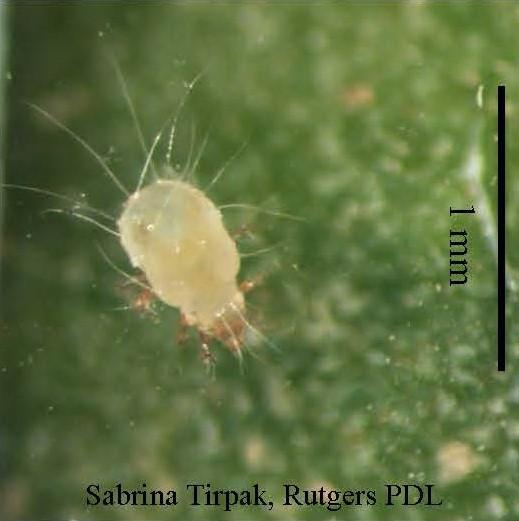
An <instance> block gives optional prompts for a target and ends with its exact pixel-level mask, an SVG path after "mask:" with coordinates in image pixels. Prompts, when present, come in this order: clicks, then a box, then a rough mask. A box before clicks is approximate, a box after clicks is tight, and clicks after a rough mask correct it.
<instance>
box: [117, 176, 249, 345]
mask: <svg viewBox="0 0 519 521" xmlns="http://www.w3.org/2000/svg"><path fill="white" fill-rule="evenodd" d="M118 226H119V231H120V234H121V242H122V245H123V247H124V249H125V250H126V252H127V253H128V256H129V257H130V260H131V263H132V264H133V266H134V267H136V268H139V269H141V270H142V271H143V272H144V274H145V275H146V278H147V280H148V282H149V284H150V286H151V288H152V289H153V291H154V292H155V294H156V295H157V296H158V297H159V298H160V299H161V300H162V301H164V302H165V303H166V304H169V305H170V306H175V307H178V308H180V310H181V311H182V313H183V314H184V316H185V318H186V319H187V321H188V323H189V324H191V325H196V326H197V327H198V328H199V329H200V330H202V331H204V332H207V333H209V334H212V335H213V336H216V337H218V338H220V339H221V340H222V341H224V342H225V343H227V344H232V346H236V344H239V343H240V341H241V336H242V325H243V324H242V321H241V320H239V324H240V328H238V327H237V326H236V322H237V320H238V317H242V314H241V313H242V311H243V309H244V301H243V295H242V293H241V291H240V290H239V288H238V286H237V283H236V276H237V274H238V271H239V269H240V257H239V254H238V251H237V248H236V244H235V242H234V241H233V239H232V238H231V237H230V235H229V233H228V232H227V230H226V228H225V226H224V224H223V221H222V216H221V213H220V211H219V210H218V208H216V206H215V205H214V204H213V203H212V202H211V200H209V199H208V198H207V197H206V196H205V195H204V193H203V192H201V191H200V190H198V189H197V188H195V187H194V186H192V185H190V184H189V183H186V182H183V181H178V180H160V181H156V182H155V183H152V184H150V185H148V186H146V187H145V188H143V189H141V190H139V191H138V192H136V193H134V194H133V195H131V196H130V197H129V199H128V201H127V202H126V204H125V207H124V210H123V213H122V215H121V217H120V218H119V221H118ZM230 337H232V338H230Z"/></svg>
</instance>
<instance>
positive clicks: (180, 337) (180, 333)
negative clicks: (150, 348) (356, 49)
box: [176, 313, 189, 346]
mask: <svg viewBox="0 0 519 521" xmlns="http://www.w3.org/2000/svg"><path fill="white" fill-rule="evenodd" d="M188 327H189V323H188V321H187V318H186V316H185V315H184V313H180V320H179V323H178V329H177V334H176V340H177V344H178V345H181V346H183V345H184V344H185V343H186V340H187V328H188Z"/></svg>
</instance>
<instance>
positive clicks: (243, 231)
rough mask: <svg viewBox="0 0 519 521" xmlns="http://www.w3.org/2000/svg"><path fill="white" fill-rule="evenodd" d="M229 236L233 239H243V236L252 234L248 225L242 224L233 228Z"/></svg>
mask: <svg viewBox="0 0 519 521" xmlns="http://www.w3.org/2000/svg"><path fill="white" fill-rule="evenodd" d="M231 237H232V238H233V240H234V241H237V240H238V239H243V238H244V237H249V238H251V237H254V235H253V233H252V230H251V227H250V226H249V225H247V224H242V225H241V226H240V227H239V228H237V229H236V230H233V232H232V233H231Z"/></svg>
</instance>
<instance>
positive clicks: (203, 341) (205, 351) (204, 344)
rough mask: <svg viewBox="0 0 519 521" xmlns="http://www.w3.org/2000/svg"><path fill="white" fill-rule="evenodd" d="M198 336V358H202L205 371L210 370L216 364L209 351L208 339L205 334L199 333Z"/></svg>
mask: <svg viewBox="0 0 519 521" xmlns="http://www.w3.org/2000/svg"><path fill="white" fill-rule="evenodd" d="M199 336H200V347H201V353H200V357H201V358H202V362H203V363H204V364H205V365H206V367H207V369H208V370H209V369H211V367H212V366H213V365H214V363H215V362H216V357H215V356H214V355H213V353H211V351H210V349H209V342H210V338H209V336H208V335H207V334H206V333H203V332H202V331H199Z"/></svg>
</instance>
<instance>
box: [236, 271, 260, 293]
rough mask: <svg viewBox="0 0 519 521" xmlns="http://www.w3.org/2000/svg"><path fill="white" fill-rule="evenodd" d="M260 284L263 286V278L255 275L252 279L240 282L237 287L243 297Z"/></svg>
mask: <svg viewBox="0 0 519 521" xmlns="http://www.w3.org/2000/svg"><path fill="white" fill-rule="evenodd" d="M261 284H263V277H262V276H261V275H257V276H256V277H254V278H253V279H250V280H244V281H242V282H241V284H240V286H239V290H240V291H241V292H242V293H243V294H244V295H245V294H246V293H249V291H252V290H253V289H255V288H257V287H258V286H260V285H261Z"/></svg>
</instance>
